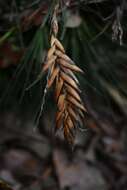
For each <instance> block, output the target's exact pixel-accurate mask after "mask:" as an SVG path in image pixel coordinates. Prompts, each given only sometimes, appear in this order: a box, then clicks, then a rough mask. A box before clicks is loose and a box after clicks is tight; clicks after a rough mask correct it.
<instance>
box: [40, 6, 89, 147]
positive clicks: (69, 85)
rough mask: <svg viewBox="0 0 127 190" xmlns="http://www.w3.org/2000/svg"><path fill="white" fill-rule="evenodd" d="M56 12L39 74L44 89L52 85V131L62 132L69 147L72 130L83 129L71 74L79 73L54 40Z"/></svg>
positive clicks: (77, 91) (82, 114)
mask: <svg viewBox="0 0 127 190" xmlns="http://www.w3.org/2000/svg"><path fill="white" fill-rule="evenodd" d="M57 10H58V6H56V7H55V11H54V14H53V17H52V23H51V29H52V31H51V41H50V43H51V47H50V49H49V50H48V53H47V58H46V62H45V64H44V66H43V72H46V71H48V73H49V77H48V80H47V89H49V88H50V87H51V86H52V85H53V84H55V100H56V103H57V113H56V127H55V129H56V131H57V130H58V129H60V128H63V131H64V137H65V139H66V140H67V141H68V142H69V144H74V137H75V128H76V127H77V125H78V124H80V125H83V120H84V113H85V112H86V109H85V108H84V106H83V102H82V100H81V98H80V89H79V81H78V79H77V77H76V76H75V74H74V73H76V72H77V73H83V71H82V70H81V69H80V68H79V67H77V66H76V65H75V64H74V62H73V61H72V60H71V59H70V58H69V57H68V56H67V55H66V53H65V50H64V47H63V46H62V44H61V42H60V41H59V40H58V39H57V37H56V36H57V33H58V22H57Z"/></svg>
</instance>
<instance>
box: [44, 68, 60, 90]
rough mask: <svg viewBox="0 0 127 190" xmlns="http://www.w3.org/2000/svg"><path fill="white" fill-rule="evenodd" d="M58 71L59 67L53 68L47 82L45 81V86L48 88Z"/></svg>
mask: <svg viewBox="0 0 127 190" xmlns="http://www.w3.org/2000/svg"><path fill="white" fill-rule="evenodd" d="M58 73H59V68H58V67H57V68H55V69H54V71H53V74H52V75H51V77H50V78H49V79H48V83H47V87H48V88H50V87H51V85H52V84H53V82H54V80H55V78H56V77H57V75H58Z"/></svg>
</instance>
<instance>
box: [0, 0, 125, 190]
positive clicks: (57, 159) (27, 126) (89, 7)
mask: <svg viewBox="0 0 127 190" xmlns="http://www.w3.org/2000/svg"><path fill="white" fill-rule="evenodd" d="M56 3H57V1H56V0H54V1H53V0H11V1H10V0H4V1H3V0H1V1H0V190H26V189H27V190H35V189H36V190H126V189H127V148H126V147H127V45H126V44H127V37H126V36H127V2H126V0H61V1H59V3H60V8H59V13H58V21H59V36H58V38H59V39H60V41H61V42H62V44H63V45H64V47H65V49H66V52H67V54H68V55H69V56H70V57H71V58H72V59H73V60H74V61H75V63H76V65H78V66H79V67H80V68H81V69H82V70H83V71H84V74H83V75H80V76H79V75H78V76H77V77H78V79H79V81H80V86H81V89H82V94H81V96H82V99H83V102H84V105H85V107H86V108H87V110H88V113H87V114H86V117H85V126H81V129H79V130H77V131H76V139H75V145H74V147H73V148H72V147H70V146H69V145H68V143H67V142H66V141H65V140H64V138H63V136H62V131H60V132H59V134H58V135H56V136H55V135H54V132H53V131H54V126H55V111H56V106H55V101H54V96H53V89H50V90H49V91H48V93H47V94H46V97H45V104H44V107H43V111H42V114H41V118H40V120H39V121H38V115H39V112H40V109H41V105H42V100H43V96H44V88H45V85H46V75H44V76H43V77H40V72H41V70H42V66H43V64H44V60H45V55H46V52H47V50H48V48H49V47H50V43H49V40H50V32H51V31H50V23H51V18H52V13H53V9H54V6H55V4H56Z"/></svg>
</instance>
